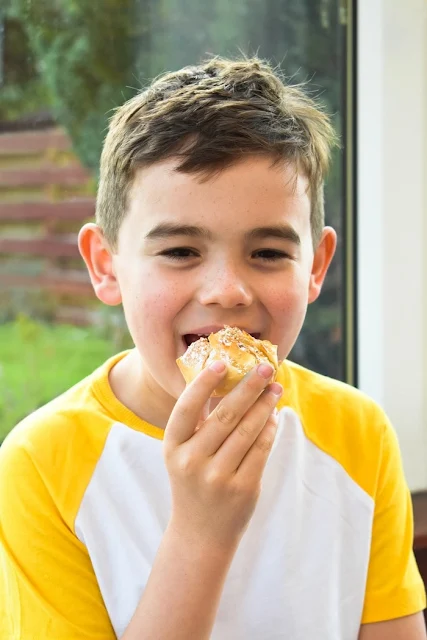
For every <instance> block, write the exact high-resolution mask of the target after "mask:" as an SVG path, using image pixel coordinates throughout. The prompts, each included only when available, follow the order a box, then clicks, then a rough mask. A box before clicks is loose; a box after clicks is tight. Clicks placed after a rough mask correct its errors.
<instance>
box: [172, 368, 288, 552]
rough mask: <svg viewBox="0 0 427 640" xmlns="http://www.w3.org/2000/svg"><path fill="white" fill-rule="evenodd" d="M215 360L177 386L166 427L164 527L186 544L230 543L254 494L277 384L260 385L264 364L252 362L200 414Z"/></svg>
mask: <svg viewBox="0 0 427 640" xmlns="http://www.w3.org/2000/svg"><path fill="white" fill-rule="evenodd" d="M215 365H218V363H214V365H211V367H210V368H207V369H204V370H202V371H201V373H200V374H199V375H198V376H197V378H196V379H195V380H193V382H192V383H191V384H190V385H189V386H188V387H187V388H186V389H185V391H184V392H183V394H182V395H181V397H180V398H179V399H178V401H177V403H176V405H175V407H174V409H173V411H172V414H171V416H170V419H169V421H168V424H167V426H166V431H165V439H164V456H165V462H166V467H167V470H168V473H169V477H170V483H171V491H172V515H171V522H170V525H169V527H170V528H173V529H174V531H175V532H176V533H178V534H179V535H180V536H184V538H185V540H186V542H190V543H191V542H192V541H194V542H197V543H199V542H201V541H202V540H203V541H206V542H208V543H210V544H215V545H216V547H218V546H220V547H222V546H224V545H226V546H229V547H230V548H237V544H238V543H239V541H240V538H241V536H242V534H243V532H244V530H245V529H246V527H247V525H248V523H249V520H250V518H251V516H252V514H253V511H254V508H255V505H256V502H257V499H258V496H259V492H260V488H261V478H262V474H263V471H264V467H265V464H266V462H267V459H268V455H269V453H270V451H271V448H272V446H273V442H274V438H275V435H276V430H277V412H276V411H275V406H276V404H277V402H278V400H279V398H280V396H281V394H282V393H283V389H282V387H281V386H280V385H279V384H277V383H273V384H271V385H268V381H269V380H270V379H271V375H272V373H273V369H272V367H270V366H269V365H258V367H256V368H255V369H253V370H252V371H251V372H250V373H249V374H248V375H247V376H245V378H244V379H243V380H242V381H241V382H240V383H239V384H238V385H237V386H236V387H235V388H234V389H233V390H232V391H231V392H230V393H229V394H228V395H227V396H225V397H224V398H222V400H221V401H220V402H219V404H218V405H217V406H216V408H215V409H214V410H213V411H212V412H211V413H210V414H208V415H207V416H206V411H204V409H205V408H206V405H207V403H208V402H209V398H210V396H211V395H212V393H213V391H214V389H215V388H216V387H217V386H218V385H219V383H220V381H221V380H222V378H223V377H224V376H225V371H226V369H225V367H224V369H223V371H222V372H221V371H218V370H215Z"/></svg>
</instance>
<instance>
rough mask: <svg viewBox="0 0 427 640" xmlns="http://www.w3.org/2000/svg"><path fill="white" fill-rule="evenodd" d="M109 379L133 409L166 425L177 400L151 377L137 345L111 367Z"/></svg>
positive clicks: (145, 417)
mask: <svg viewBox="0 0 427 640" xmlns="http://www.w3.org/2000/svg"><path fill="white" fill-rule="evenodd" d="M109 382H110V385H111V389H112V391H113V393H114V395H115V396H116V398H117V399H118V400H119V401H120V402H121V403H122V404H124V405H125V406H126V407H127V408H128V409H130V411H132V413H134V414H135V415H137V416H138V417H139V418H141V419H142V420H145V422H148V423H149V424H151V425H153V426H155V427H160V428H161V429H165V427H166V425H167V422H168V420H169V416H170V414H171V412H172V409H173V407H174V406H175V402H176V400H175V398H173V397H172V396H171V395H169V394H168V393H167V392H166V391H165V390H164V389H163V388H162V387H160V385H159V384H158V383H157V382H156V381H155V380H154V379H153V378H152V377H151V375H150V374H149V372H148V371H147V370H146V369H145V367H144V364H143V362H142V360H141V358H140V356H139V354H138V352H137V350H136V349H133V350H132V351H131V352H130V353H129V354H128V355H127V356H125V357H124V358H123V359H122V360H120V361H119V362H118V363H117V364H116V365H115V366H114V367H113V368H112V369H111V371H110V375H109Z"/></svg>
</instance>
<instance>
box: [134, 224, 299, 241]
mask: <svg viewBox="0 0 427 640" xmlns="http://www.w3.org/2000/svg"><path fill="white" fill-rule="evenodd" d="M176 236H190V237H192V238H200V239H202V240H212V239H213V234H212V232H211V231H209V229H206V228H205V227H197V226H193V225H187V224H175V223H173V222H161V223H160V224H158V225H156V226H155V227H153V228H152V229H151V230H150V231H149V232H148V233H147V235H146V236H145V240H165V239H168V238H173V237H176ZM245 236H246V239H247V240H265V239H266V238H279V239H280V240H288V241H289V242H292V243H293V244H295V245H297V246H300V245H301V238H300V237H299V235H298V233H297V232H296V231H295V229H293V227H291V226H290V225H287V224H278V225H273V226H268V227H256V228H255V229H251V231H248V232H247V233H246V234H245Z"/></svg>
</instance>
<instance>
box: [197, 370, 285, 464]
mask: <svg viewBox="0 0 427 640" xmlns="http://www.w3.org/2000/svg"><path fill="white" fill-rule="evenodd" d="M272 373H273V367H270V366H268V367H267V368H266V369H265V368H264V367H263V365H259V366H258V367H255V368H254V369H252V371H250V372H249V373H248V374H247V375H246V376H245V378H243V380H242V381H241V382H239V384H238V385H237V386H236V387H235V388H234V389H233V390H232V391H230V393H228V394H227V395H226V396H225V397H224V398H222V399H221V401H220V403H219V404H218V406H216V407H215V409H214V410H213V411H212V413H211V414H210V415H209V417H208V418H207V419H206V420H205V422H204V425H203V429H200V430H199V431H198V432H197V434H195V441H194V442H195V445H196V446H197V448H198V450H199V451H200V453H201V454H202V455H204V456H206V457H208V456H212V455H213V454H214V453H216V451H218V449H219V448H220V447H221V445H222V444H223V443H224V441H225V440H226V439H227V438H228V436H229V435H230V433H232V431H233V430H234V429H235V428H236V427H237V425H238V424H239V423H240V421H241V420H242V418H243V416H244V415H245V414H246V413H247V412H248V410H249V409H250V408H251V407H252V406H253V405H254V403H255V402H256V401H257V399H258V398H259V396H260V395H261V393H262V392H263V391H264V389H265V388H266V386H267V385H268V383H269V380H270V378H271V375H272ZM279 386H280V385H279ZM266 419H267V416H266V417H265V420H266ZM265 420H264V422H265ZM263 424H264V423H263Z"/></svg>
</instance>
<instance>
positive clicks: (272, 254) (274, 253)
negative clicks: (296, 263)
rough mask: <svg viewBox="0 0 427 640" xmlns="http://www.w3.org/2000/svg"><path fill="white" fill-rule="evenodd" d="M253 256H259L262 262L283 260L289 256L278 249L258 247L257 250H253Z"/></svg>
mask: <svg viewBox="0 0 427 640" xmlns="http://www.w3.org/2000/svg"><path fill="white" fill-rule="evenodd" d="M253 257H255V258H260V259H261V260H263V261H264V262H277V261H278V260H284V259H285V258H289V257H290V256H289V255H288V254H287V253H284V252H283V251H278V250H277V249H260V250H259V251H255V253H254V254H253Z"/></svg>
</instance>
